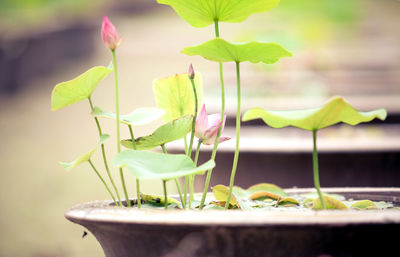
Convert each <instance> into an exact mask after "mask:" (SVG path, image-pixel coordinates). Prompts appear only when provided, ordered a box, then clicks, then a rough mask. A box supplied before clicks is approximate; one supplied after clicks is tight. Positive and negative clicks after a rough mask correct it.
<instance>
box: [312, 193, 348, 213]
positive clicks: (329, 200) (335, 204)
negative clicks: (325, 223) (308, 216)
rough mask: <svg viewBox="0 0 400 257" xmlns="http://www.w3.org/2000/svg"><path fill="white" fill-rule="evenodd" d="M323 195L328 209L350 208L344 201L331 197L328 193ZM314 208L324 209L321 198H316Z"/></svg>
mask: <svg viewBox="0 0 400 257" xmlns="http://www.w3.org/2000/svg"><path fill="white" fill-rule="evenodd" d="M322 197H323V198H324V202H325V206H326V209H328V210H347V209H348V208H347V206H346V205H345V204H344V203H342V202H341V201H340V200H338V199H337V198H335V197H330V196H327V195H324V196H322ZM312 209H313V210H322V209H323V208H322V204H321V199H320V198H316V199H315V200H314V203H313V206H312Z"/></svg>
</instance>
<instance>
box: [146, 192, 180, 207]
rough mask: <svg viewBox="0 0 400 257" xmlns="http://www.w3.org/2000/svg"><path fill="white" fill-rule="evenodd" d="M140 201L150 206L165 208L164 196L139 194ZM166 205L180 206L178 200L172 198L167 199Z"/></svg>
mask: <svg viewBox="0 0 400 257" xmlns="http://www.w3.org/2000/svg"><path fill="white" fill-rule="evenodd" d="M140 199H141V200H143V201H145V202H146V203H149V204H151V205H155V206H165V197H164V196H159V195H146V194H140ZM167 204H168V205H170V204H176V205H177V206H180V205H181V203H180V202H179V201H178V200H176V199H174V198H170V197H168V198H167Z"/></svg>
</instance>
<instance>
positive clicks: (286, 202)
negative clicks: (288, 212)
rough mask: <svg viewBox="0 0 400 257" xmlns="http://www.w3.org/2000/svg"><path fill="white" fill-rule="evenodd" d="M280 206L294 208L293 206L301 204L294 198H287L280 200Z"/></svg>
mask: <svg viewBox="0 0 400 257" xmlns="http://www.w3.org/2000/svg"><path fill="white" fill-rule="evenodd" d="M278 205H279V206H283V207H292V206H298V205H300V204H299V202H298V201H297V200H296V199H294V198H293V197H285V198H282V199H279V201H278Z"/></svg>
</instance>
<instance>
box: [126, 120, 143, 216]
mask: <svg viewBox="0 0 400 257" xmlns="http://www.w3.org/2000/svg"><path fill="white" fill-rule="evenodd" d="M128 127H129V133H130V134H131V140H132V146H133V150H136V141H135V136H134V135H133V129H132V125H131V124H129V125H128ZM136 198H137V205H138V208H139V209H140V208H141V207H142V200H141V199H140V181H139V179H136Z"/></svg>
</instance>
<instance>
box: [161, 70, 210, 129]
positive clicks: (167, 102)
mask: <svg viewBox="0 0 400 257" xmlns="http://www.w3.org/2000/svg"><path fill="white" fill-rule="evenodd" d="M194 82H195V86H196V93H197V99H198V106H197V108H198V109H199V108H201V103H202V97H203V80H202V77H201V74H200V73H199V72H196V76H195V78H194ZM153 91H154V95H155V98H156V102H157V106H158V107H160V108H162V109H164V110H165V111H166V114H165V115H164V117H163V118H164V120H165V121H166V122H168V121H171V120H175V119H178V118H180V117H182V116H185V115H194V105H195V99H194V93H193V88H192V83H191V82H190V79H189V77H188V74H187V73H184V74H176V75H174V76H170V77H167V78H162V79H156V80H154V81H153Z"/></svg>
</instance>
